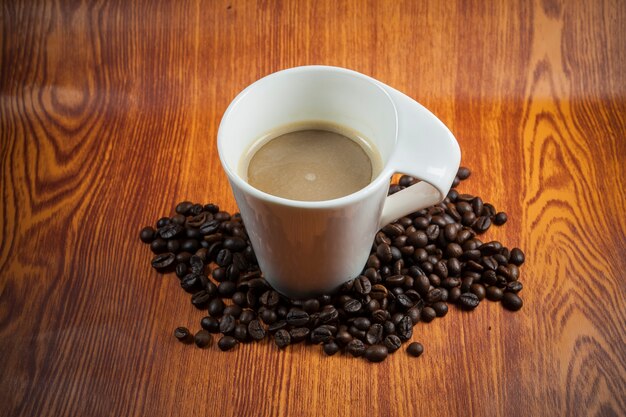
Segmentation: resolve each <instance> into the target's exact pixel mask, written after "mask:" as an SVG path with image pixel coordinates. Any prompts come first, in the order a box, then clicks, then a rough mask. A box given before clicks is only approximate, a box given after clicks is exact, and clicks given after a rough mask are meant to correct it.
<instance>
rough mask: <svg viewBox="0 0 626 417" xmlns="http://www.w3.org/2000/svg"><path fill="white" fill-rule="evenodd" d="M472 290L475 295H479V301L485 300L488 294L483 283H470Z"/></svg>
mask: <svg viewBox="0 0 626 417" xmlns="http://www.w3.org/2000/svg"><path fill="white" fill-rule="evenodd" d="M470 292H472V293H473V294H474V295H476V297H478V300H479V301H482V300H484V299H485V296H486V295H487V292H486V290H485V287H484V285H482V284H472V285H470Z"/></svg>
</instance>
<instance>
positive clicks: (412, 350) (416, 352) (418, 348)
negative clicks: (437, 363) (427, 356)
mask: <svg viewBox="0 0 626 417" xmlns="http://www.w3.org/2000/svg"><path fill="white" fill-rule="evenodd" d="M406 352H407V353H408V354H409V355H411V356H414V357H416V358H417V357H419V356H421V354H422V353H424V346H422V344H421V343H418V342H412V343H409V346H407V348H406Z"/></svg>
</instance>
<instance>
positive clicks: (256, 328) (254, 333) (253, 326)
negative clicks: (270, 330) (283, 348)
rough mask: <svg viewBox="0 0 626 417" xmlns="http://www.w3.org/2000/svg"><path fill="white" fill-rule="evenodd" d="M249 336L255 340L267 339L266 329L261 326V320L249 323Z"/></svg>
mask: <svg viewBox="0 0 626 417" xmlns="http://www.w3.org/2000/svg"><path fill="white" fill-rule="evenodd" d="M248 334H249V335H250V337H252V338H253V339H254V340H262V339H264V338H265V329H264V328H263V326H261V322H260V321H259V320H256V319H254V320H252V321H250V323H248Z"/></svg>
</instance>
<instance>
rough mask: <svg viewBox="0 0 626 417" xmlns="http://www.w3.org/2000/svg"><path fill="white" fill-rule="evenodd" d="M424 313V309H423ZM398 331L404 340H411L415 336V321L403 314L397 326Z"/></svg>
mask: <svg viewBox="0 0 626 417" xmlns="http://www.w3.org/2000/svg"><path fill="white" fill-rule="evenodd" d="M422 314H423V310H422ZM396 333H397V334H398V337H399V338H400V339H401V340H403V341H406V340H409V339H410V338H411V336H413V322H412V321H411V318H410V317H409V316H403V317H402V319H401V320H400V322H399V323H398V325H397V326H396Z"/></svg>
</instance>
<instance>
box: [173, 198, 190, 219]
mask: <svg viewBox="0 0 626 417" xmlns="http://www.w3.org/2000/svg"><path fill="white" fill-rule="evenodd" d="M191 207H193V203H192V202H191V201H182V202H180V203H178V204H177V205H176V209H175V210H176V213H178V214H182V215H184V216H186V215H187V214H188V213H189V211H190V210H191Z"/></svg>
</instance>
